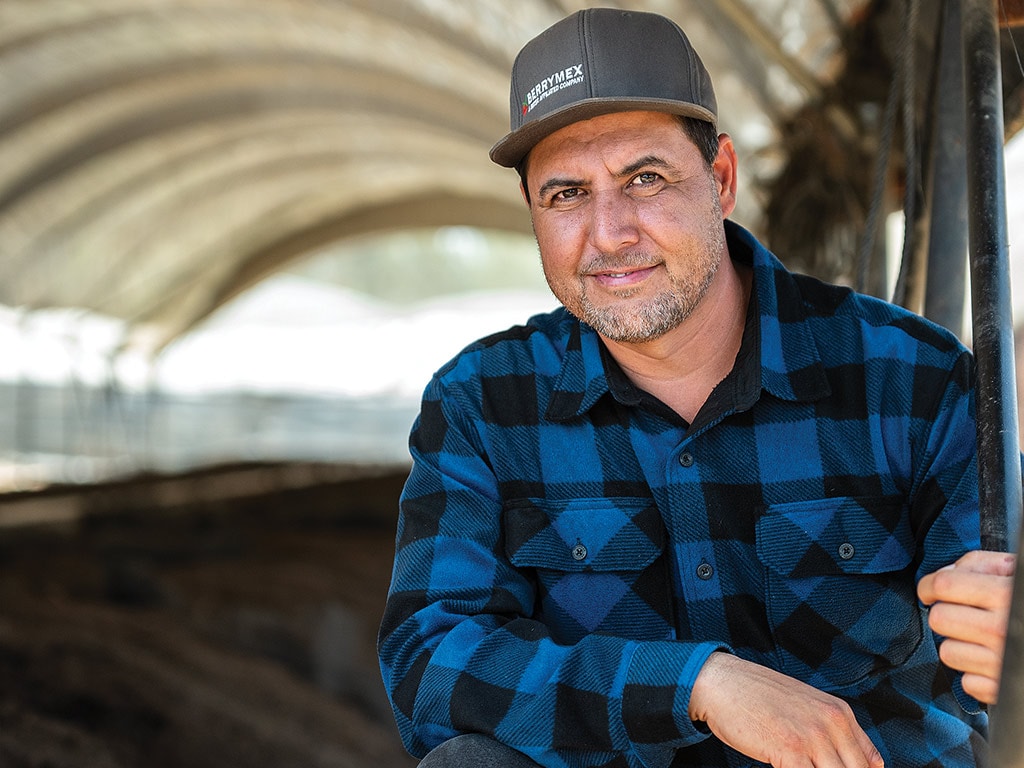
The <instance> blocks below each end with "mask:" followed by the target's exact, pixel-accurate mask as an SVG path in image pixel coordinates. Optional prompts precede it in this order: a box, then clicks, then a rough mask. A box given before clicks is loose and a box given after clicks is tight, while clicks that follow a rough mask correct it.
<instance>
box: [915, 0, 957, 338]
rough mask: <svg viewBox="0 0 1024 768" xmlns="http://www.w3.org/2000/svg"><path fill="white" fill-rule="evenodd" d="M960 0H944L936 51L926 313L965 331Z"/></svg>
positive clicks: (926, 315) (944, 324)
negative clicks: (928, 277) (929, 277)
mask: <svg viewBox="0 0 1024 768" xmlns="http://www.w3.org/2000/svg"><path fill="white" fill-rule="evenodd" d="M961 26H962V25H961V23H960V0H945V2H944V3H943V5H942V29H941V33H940V35H939V45H938V48H937V50H936V55H937V56H938V57H939V59H938V62H937V63H936V66H937V77H936V87H935V95H934V102H935V104H934V107H933V110H934V113H933V118H932V143H931V151H930V152H929V162H930V166H929V173H928V189H929V195H928V197H929V198H930V200H931V206H930V215H929V217H928V219H929V220H928V226H929V234H928V272H927V275H930V276H931V278H932V279H930V280H929V279H927V276H926V278H925V294H924V316H925V317H927V318H928V319H929V320H932V321H934V322H936V323H938V324H939V325H943V326H945V327H946V328H949V329H950V330H951V331H953V333H955V334H956V335H957V336H960V337H963V333H964V302H965V300H966V297H967V175H966V174H967V155H966V150H965V147H964V130H965V126H964V114H965V109H966V108H965V106H964V65H963V46H962V43H961V39H962V37H963V35H962V33H961Z"/></svg>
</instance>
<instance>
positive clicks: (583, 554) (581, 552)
mask: <svg viewBox="0 0 1024 768" xmlns="http://www.w3.org/2000/svg"><path fill="white" fill-rule="evenodd" d="M572 559H573V560H586V559H587V548H586V547H584V546H583V545H582V544H580V543H579V542H576V546H575V547H573V548H572Z"/></svg>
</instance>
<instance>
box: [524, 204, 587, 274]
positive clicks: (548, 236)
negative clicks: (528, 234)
mask: <svg viewBox="0 0 1024 768" xmlns="http://www.w3.org/2000/svg"><path fill="white" fill-rule="evenodd" d="M533 234H534V236H535V237H536V238H537V246H538V248H539V249H540V258H541V264H542V265H543V267H544V272H545V274H562V273H565V272H569V271H571V272H575V271H576V268H577V266H578V264H579V261H580V255H581V253H582V246H581V243H582V235H581V234H580V231H579V227H578V226H577V222H575V221H574V220H573V219H572V217H568V216H566V217H561V218H560V220H559V221H557V222H555V221H538V220H537V219H534V223H533Z"/></svg>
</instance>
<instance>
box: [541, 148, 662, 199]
mask: <svg viewBox="0 0 1024 768" xmlns="http://www.w3.org/2000/svg"><path fill="white" fill-rule="evenodd" d="M651 167H654V168H664V169H669V168H672V167H673V166H672V165H671V164H670V163H669V162H668V161H667V160H665V159H663V158H661V157H658V156H657V155H644V156H643V157H641V158H639V159H637V160H634V161H633V162H632V163H630V164H629V165H627V166H626V167H624V168H623V169H622V170H620V171H619V172H618V173H617V174H616V177H618V178H622V177H623V176H632V175H633V174H634V173H636V172H637V171H639V170H641V169H643V168H651ZM585 184H586V182H585V181H583V180H582V179H573V178H567V177H555V178H553V179H548V180H547V181H545V182H544V183H543V184H541V186H540V189H539V190H537V197H538V198H539V199H544V198H545V197H546V196H547V194H548V193H549V192H550V191H551V190H553V189H571V188H573V187H582V186H584V185H585Z"/></svg>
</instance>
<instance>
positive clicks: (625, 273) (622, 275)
mask: <svg viewBox="0 0 1024 768" xmlns="http://www.w3.org/2000/svg"><path fill="white" fill-rule="evenodd" d="M655 269H657V265H654V266H650V267H639V268H636V269H627V270H622V271H621V272H620V271H614V270H605V271H603V272H594V273H592V274H591V277H592V278H593V279H594V280H596V281H597V282H598V284H600V285H602V286H605V287H606V288H618V287H621V286H633V285H636V284H637V283H639V282H642V281H643V280H646V279H647V278H648V277H649V276H650V274H651V273H652V272H653V271H654V270H655Z"/></svg>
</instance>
